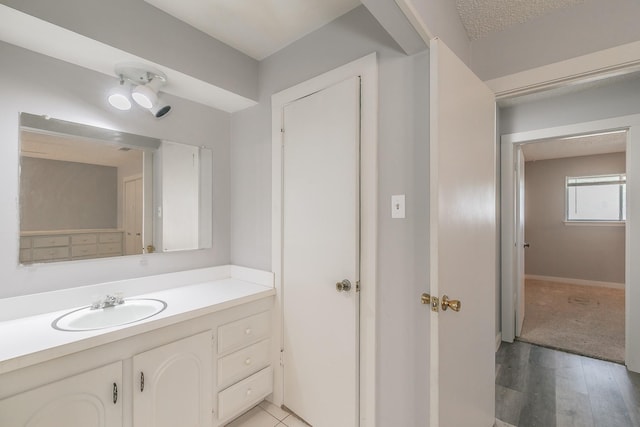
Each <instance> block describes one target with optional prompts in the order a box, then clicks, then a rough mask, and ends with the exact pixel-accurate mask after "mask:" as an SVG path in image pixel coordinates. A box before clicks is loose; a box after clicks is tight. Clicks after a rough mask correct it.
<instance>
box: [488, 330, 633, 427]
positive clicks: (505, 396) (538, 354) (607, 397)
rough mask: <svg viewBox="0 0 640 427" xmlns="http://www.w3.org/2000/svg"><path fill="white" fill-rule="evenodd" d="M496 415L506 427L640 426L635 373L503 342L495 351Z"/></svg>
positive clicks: (543, 349) (541, 348)
mask: <svg viewBox="0 0 640 427" xmlns="http://www.w3.org/2000/svg"><path fill="white" fill-rule="evenodd" d="M496 417H497V418H498V419H499V420H502V421H503V422H505V423H507V424H506V425H507V427H508V426H515V427H565V426H572V427H573V426H575V427H640V374H636V373H633V372H629V371H627V369H626V368H625V367H624V366H623V365H620V364H617V363H611V362H605V361H602V360H597V359H591V358H588V357H584V356H578V355H575V354H570V353H565V352H562V351H557V350H551V349H547V348H544V347H539V346H536V345H532V344H527V343H523V342H519V341H516V342H514V343H513V344H509V343H504V342H503V343H502V344H501V346H500V349H499V350H498V352H497V353H496Z"/></svg>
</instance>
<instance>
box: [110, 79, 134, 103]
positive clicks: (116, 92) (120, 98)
mask: <svg viewBox="0 0 640 427" xmlns="http://www.w3.org/2000/svg"><path fill="white" fill-rule="evenodd" d="M124 86H125V81H124V77H123V76H122V74H121V75H120V85H119V86H117V87H115V88H113V90H111V93H110V95H109V104H111V105H112V106H113V107H114V108H117V109H118V110H122V111H127V110H130V109H131V101H129V95H128V93H127V90H126V89H125V87H124Z"/></svg>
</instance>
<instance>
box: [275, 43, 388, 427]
mask: <svg viewBox="0 0 640 427" xmlns="http://www.w3.org/2000/svg"><path fill="white" fill-rule="evenodd" d="M355 76H360V79H361V115H360V123H361V131H360V319H359V320H360V344H359V348H360V351H359V354H360V364H359V369H360V372H359V391H360V397H359V399H360V404H359V413H360V427H374V426H375V423H376V418H375V410H376V383H377V379H376V357H377V355H376V337H377V331H376V313H377V303H376V294H377V281H376V273H377V272H376V261H377V240H378V239H377V237H378V236H377V222H378V218H377V216H378V215H377V204H378V194H377V187H378V159H377V144H378V120H377V118H378V65H377V55H376V53H375V52H374V53H371V54H369V55H367V56H364V57H362V58H360V59H357V60H355V61H353V62H350V63H348V64H346V65H343V66H341V67H338V68H336V69H334V70H331V71H328V72H326V73H324V74H321V75H319V76H317V77H314V78H312V79H310V80H307V81H305V82H302V83H300V84H297V85H295V86H292V87H290V88H288V89H285V90H283V91H281V92H278V93H275V94H273V95H272V97H271V114H272V119H271V120H272V121H271V141H272V145H271V148H272V151H271V200H272V206H271V240H272V241H271V257H272V259H271V268H272V271H273V273H274V276H275V277H274V284H275V289H276V297H275V304H274V318H273V323H274V325H275V327H274V334H273V335H274V342H275V343H277V345H276V346H274V349H273V351H274V354H273V360H274V363H273V365H274V366H275V369H274V386H273V396H272V401H273V403H274V404H276V405H278V406H280V405H282V401H283V392H284V388H283V387H284V383H283V373H284V370H283V368H282V364H281V363H280V362H281V360H280V357H281V354H282V353H281V350H282V346H283V322H282V240H283V239H282V231H283V216H282V210H283V209H282V196H283V193H282V185H283V172H284V171H283V161H282V160H283V150H282V132H281V129H282V123H283V107H284V106H285V105H286V104H288V103H291V102H293V101H295V100H297V99H300V98H303V97H305V96H308V95H310V94H313V93H315V92H318V91H320V90H322V89H325V88H327V87H330V86H332V85H334V84H336V83H339V82H341V81H343V80H345V79H347V78H350V77H355Z"/></svg>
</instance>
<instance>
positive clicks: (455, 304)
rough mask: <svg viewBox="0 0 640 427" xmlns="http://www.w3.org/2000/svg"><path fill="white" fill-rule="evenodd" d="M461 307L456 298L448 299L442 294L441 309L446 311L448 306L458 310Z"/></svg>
mask: <svg viewBox="0 0 640 427" xmlns="http://www.w3.org/2000/svg"><path fill="white" fill-rule="evenodd" d="M461 307H462V303H461V302H460V301H459V300H456V299H449V297H448V296H446V295H443V296H442V311H447V308H450V309H451V310H453V311H460V308H461Z"/></svg>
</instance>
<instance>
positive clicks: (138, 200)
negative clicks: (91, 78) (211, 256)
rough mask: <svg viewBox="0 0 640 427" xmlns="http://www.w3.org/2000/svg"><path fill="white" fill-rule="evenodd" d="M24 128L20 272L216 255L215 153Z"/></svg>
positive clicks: (61, 125) (42, 121)
mask: <svg viewBox="0 0 640 427" xmlns="http://www.w3.org/2000/svg"><path fill="white" fill-rule="evenodd" d="M20 121H21V128H20V141H21V148H20V256H19V261H20V263H21V264H31V263H39V262H55V261H71V260H81V259H93V258H104V257H116V256H124V255H139V254H142V253H146V252H154V251H163V252H167V251H176V250H193V249H200V248H208V247H211V227H210V223H211V185H212V182H211V163H212V162H211V150H209V149H206V148H199V147H195V146H190V145H185V144H178V143H174V142H167V141H161V140H159V139H155V138H149V137H143V136H140V135H134V134H128V133H124V132H118V131H113V130H108V129H102V128H97V127H93V126H87V125H81V124H77V123H71V122H65V121H62V120H57V119H50V118H45V117H42V116H35V115H31V114H27V113H22V114H21V116H20Z"/></svg>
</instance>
